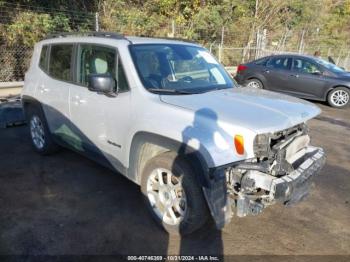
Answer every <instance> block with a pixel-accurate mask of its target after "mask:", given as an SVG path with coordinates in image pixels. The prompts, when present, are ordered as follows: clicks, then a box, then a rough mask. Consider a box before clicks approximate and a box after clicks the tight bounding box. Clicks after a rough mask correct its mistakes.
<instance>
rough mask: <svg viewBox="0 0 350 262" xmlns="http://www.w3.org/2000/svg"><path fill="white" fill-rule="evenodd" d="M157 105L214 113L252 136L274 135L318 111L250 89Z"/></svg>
mask: <svg viewBox="0 0 350 262" xmlns="http://www.w3.org/2000/svg"><path fill="white" fill-rule="evenodd" d="M160 99H161V101H163V102H165V103H168V104H171V105H174V106H179V107H183V108H186V109H190V110H193V111H194V112H196V111H199V110H201V111H202V110H203V109H207V110H210V111H213V112H215V114H216V115H217V118H218V121H219V122H226V123H228V124H232V125H235V126H240V127H243V128H249V129H250V130H252V131H253V132H256V133H266V132H275V131H279V130H283V129H286V128H289V127H292V126H294V125H297V124H300V123H302V122H305V121H307V120H309V119H311V118H313V117H315V116H316V115H318V114H320V112H321V110H320V109H319V108H318V107H317V106H315V105H313V104H312V103H310V102H307V101H305V100H301V99H298V98H294V97H291V96H287V95H283V94H279V93H275V92H270V91H266V90H259V89H251V88H232V89H224V90H217V91H212V92H207V93H203V94H194V95H161V96H160Z"/></svg>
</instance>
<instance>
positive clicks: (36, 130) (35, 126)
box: [30, 115, 45, 149]
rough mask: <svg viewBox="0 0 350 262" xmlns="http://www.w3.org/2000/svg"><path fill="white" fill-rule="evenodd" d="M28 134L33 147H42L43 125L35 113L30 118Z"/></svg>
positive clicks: (43, 139) (43, 138)
mask: <svg viewBox="0 0 350 262" xmlns="http://www.w3.org/2000/svg"><path fill="white" fill-rule="evenodd" d="M30 134H31V137H32V140H33V143H34V145H35V147H36V148H38V149H42V148H43V147H44V145H45V132H44V125H43V123H42V122H41V120H40V118H39V117H38V116H36V115H34V116H33V117H32V118H31V119H30Z"/></svg>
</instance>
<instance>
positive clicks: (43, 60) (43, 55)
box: [39, 45, 48, 71]
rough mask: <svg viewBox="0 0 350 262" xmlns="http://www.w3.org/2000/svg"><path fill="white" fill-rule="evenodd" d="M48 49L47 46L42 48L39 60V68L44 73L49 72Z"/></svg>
mask: <svg viewBox="0 0 350 262" xmlns="http://www.w3.org/2000/svg"><path fill="white" fill-rule="evenodd" d="M47 49H48V46H47V45H44V46H43V47H42V48H41V53H40V60H39V67H40V68H41V69H42V70H44V71H47Z"/></svg>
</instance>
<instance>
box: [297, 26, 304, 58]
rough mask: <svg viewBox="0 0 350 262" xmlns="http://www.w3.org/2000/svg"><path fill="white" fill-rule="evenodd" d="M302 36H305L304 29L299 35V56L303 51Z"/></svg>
mask: <svg viewBox="0 0 350 262" xmlns="http://www.w3.org/2000/svg"><path fill="white" fill-rule="evenodd" d="M304 35H305V29H303V31H302V33H301V38H300V43H299V50H298V52H299V54H301V53H302V52H303V49H304Z"/></svg>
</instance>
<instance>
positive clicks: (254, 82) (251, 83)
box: [245, 78, 264, 89]
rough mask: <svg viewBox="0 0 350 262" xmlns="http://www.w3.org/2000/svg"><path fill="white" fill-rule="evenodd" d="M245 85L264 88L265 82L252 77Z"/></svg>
mask: <svg viewBox="0 0 350 262" xmlns="http://www.w3.org/2000/svg"><path fill="white" fill-rule="evenodd" d="M245 86H246V87H250V88H255V89H263V88H264V85H263V83H262V82H261V81H260V80H259V79H256V78H252V79H249V80H247V82H246V83H245Z"/></svg>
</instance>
